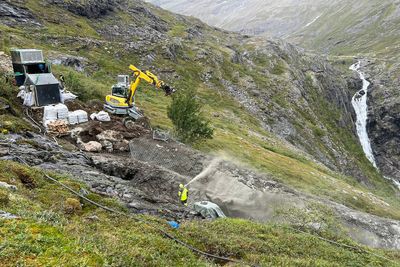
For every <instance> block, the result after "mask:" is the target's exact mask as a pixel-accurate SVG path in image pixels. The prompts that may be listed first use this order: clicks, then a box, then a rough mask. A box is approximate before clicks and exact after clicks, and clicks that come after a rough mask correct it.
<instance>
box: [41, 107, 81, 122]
mask: <svg viewBox="0 0 400 267" xmlns="http://www.w3.org/2000/svg"><path fill="white" fill-rule="evenodd" d="M55 120H63V121H65V122H66V123H68V124H72V125H74V124H78V123H84V122H87V121H88V114H87V112H86V111H84V110H76V111H73V112H69V111H68V107H67V106H66V105H64V104H57V105H49V106H45V107H44V112H43V125H44V126H45V127H47V125H48V124H49V123H50V122H52V121H55Z"/></svg>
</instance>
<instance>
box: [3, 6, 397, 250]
mask: <svg viewBox="0 0 400 267" xmlns="http://www.w3.org/2000/svg"><path fill="white" fill-rule="evenodd" d="M0 20H1V21H2V22H4V23H2V24H1V25H0V31H1V35H0V38H1V42H0V50H3V51H6V53H8V52H9V50H10V48H12V47H23V48H32V47H35V48H40V49H43V50H44V51H45V56H46V58H47V59H49V60H50V61H51V62H52V63H53V71H54V72H55V74H56V75H58V74H60V73H63V74H64V75H65V77H66V79H67V80H70V81H72V82H71V84H72V85H74V86H73V88H74V90H76V91H74V93H77V94H78V96H79V98H80V100H81V101H82V103H81V105H84V104H86V105H91V103H93V102H90V100H93V99H97V101H98V100H99V99H100V100H101V101H103V98H104V95H105V94H107V93H108V92H109V90H110V86H111V85H112V84H113V83H114V81H115V76H116V75H118V74H123V73H128V68H127V66H128V65H129V64H132V63H133V64H135V65H137V66H139V67H140V68H142V69H150V70H152V71H153V72H154V73H157V74H158V75H160V77H161V78H162V79H163V80H165V81H168V83H171V84H172V85H173V86H174V87H175V88H177V89H178V93H179V91H184V90H188V89H196V91H197V98H198V99H199V100H200V101H201V103H203V111H204V114H205V115H206V116H207V117H208V118H210V120H211V123H212V125H213V127H214V130H215V135H214V138H213V139H212V140H209V141H207V142H204V143H201V144H196V145H195V147H193V148H190V147H187V149H188V150H189V151H192V152H191V153H189V154H185V153H183V154H174V155H173V156H172V157H171V158H179V157H181V158H183V159H177V160H176V161H179V162H180V164H176V165H174V164H173V163H171V161H168V162H167V164H166V165H163V164H160V163H159V162H158V161H157V160H160V158H162V155H160V154H157V153H162V152H160V151H162V149H166V148H168V146H167V145H165V146H164V145H163V144H158V143H157V144H155V143H151V142H150V144H147V143H146V140H141V142H140V144H138V146H137V147H138V151H134V152H136V153H137V154H138V155H140V157H139V156H138V157H137V158H136V159H133V160H130V161H128V160H126V157H130V156H129V155H126V154H124V155H112V156H109V155H107V154H106V155H100V156H93V155H88V157H90V160H87V159H82V158H81V157H80V156H77V157H76V158H75V157H72V156H71V155H69V154H65V155H66V156H63V155H62V154H64V149H63V150H62V151H61V152H60V151H59V152H60V153H58V152H57V151H58V150H57V149H54V155H53V153H45V152H43V151H41V152H40V153H39V155H43V158H40V159H38V160H35V159H34V157H30V155H27V156H28V158H27V159H26V160H30V161H29V163H30V164H31V165H32V166H36V167H39V168H41V169H46V168H49V169H50V170H54V168H55V166H58V165H60V170H61V171H62V173H63V174H64V175H69V176H73V177H75V179H76V180H79V181H81V182H85V183H87V184H88V186H89V187H90V189H91V190H93V191H94V192H97V193H100V194H106V195H109V196H112V197H115V198H118V199H119V200H121V201H122V202H124V201H125V204H128V207H130V208H131V209H132V210H135V209H136V212H145V213H146V212H147V213H150V214H157V212H158V211H157V209H158V208H163V209H168V210H171V209H175V207H176V206H175V207H174V205H170V204H171V203H172V202H173V198H174V197H175V194H174V192H173V186H174V184H175V183H176V184H178V183H179V182H181V181H189V179H190V178H191V177H192V176H195V175H197V174H198V173H199V172H200V171H201V169H202V168H204V167H205V165H206V162H207V161H206V160H205V156H203V155H210V154H214V155H215V154H217V155H220V154H221V153H222V155H223V157H224V158H225V159H227V161H228V162H229V161H230V162H232V161H233V162H236V163H237V164H236V165H233V166H235V167H232V165H231V164H232V163H226V164H227V165H228V167H229V168H228V169H226V168H225V167H226V165H225V167H224V168H223V167H221V169H220V170H221V172H222V173H225V174H226V175H227V176H229V178H232V179H231V180H232V181H233V182H232V183H233V185H235V186H238V188H241V189H243V188H245V190H244V189H243V190H244V191H243V192H250V194H254V195H263V194H264V193H265V192H266V194H267V196H268V197H269V194H273V195H274V194H277V195H278V196H276V198H274V199H278V200H279V199H280V196H281V195H280V194H282V195H283V196H288V195H291V194H293V192H294V191H293V190H295V191H296V192H297V191H298V192H299V193H295V194H294V196H295V197H294V201H292V202H296V200H298V199H299V198H305V199H309V196H310V195H311V197H310V198H311V199H313V200H315V199H317V200H320V199H322V201H319V202H322V203H325V205H327V206H330V207H332V206H333V207H335V209H336V213H341V212H342V211H346V212H348V213H347V214H349V216H348V217H346V218H345V219H344V220H345V221H347V220H348V221H349V222H351V221H352V220H353V221H354V219H352V215H351V214H354V213H352V212H353V211H354V212H355V213H356V214H358V215H360V214H359V213H358V212H361V213H362V215H360V216H358V218H361V217H363V216H364V215H365V216H370V215H368V214H366V213H370V214H373V215H372V216H381V217H387V218H391V219H393V220H390V219H388V220H386V219H382V218H379V217H374V218H373V219H371V223H368V225H367V227H361V229H364V230H365V229H367V230H365V231H367V232H368V233H370V235H368V236H369V237H370V239H368V240H367V241H365V242H364V243H368V244H371V243H374V242H372V241H376V244H378V245H376V246H381V247H395V245H396V244H395V241H396V240H394V241H392V239H391V238H386V237H387V235H388V234H387V233H388V232H390V231H391V228H390V227H391V226H393V229H397V228H396V221H395V220H397V219H399V218H400V210H399V208H398V207H399V206H400V205H399V204H400V203H399V199H398V194H399V193H398V190H397V189H396V188H395V187H394V186H393V185H392V183H391V182H390V181H388V180H386V179H384V178H383V177H382V176H381V174H380V173H378V172H377V171H376V170H375V169H374V167H373V166H372V165H371V163H370V162H369V161H368V160H367V159H366V157H365V155H364V153H363V151H362V149H361V146H360V144H359V142H358V139H357V136H356V133H355V129H354V119H355V116H354V114H353V111H352V108H351V103H350V101H351V97H352V96H353V94H354V93H355V92H356V91H357V90H359V87H360V81H359V79H357V78H355V77H353V75H352V74H351V72H347V68H348V66H349V65H350V63H353V62H349V61H348V60H347V61H345V62H339V61H338V62H339V63H338V62H336V66H333V65H332V64H331V63H330V62H329V61H328V60H327V59H326V58H325V57H320V56H316V55H314V54H310V53H307V52H305V51H304V50H303V49H301V48H299V47H296V46H294V45H291V44H288V43H286V42H283V41H270V40H266V39H264V38H259V37H249V36H244V35H241V34H238V33H233V32H226V31H224V30H221V29H215V28H214V27H210V26H208V25H206V24H204V23H202V22H201V21H199V20H197V19H194V18H189V17H185V16H181V15H176V14H173V13H170V12H168V11H165V10H162V9H160V8H156V7H154V6H152V5H150V4H147V3H144V2H141V1H130V0H108V1H90V0H87V1H80V0H70V1H57V0H40V1H34V0H18V1H9V0H7V1H2V2H0ZM344 69H346V71H344ZM12 90H14V91H13V93H14V94H15V93H16V92H15V90H16V88H14V89H12ZM3 91H4V92H3ZM3 91H1V92H2V93H1V97H3V98H6V100H8V101H14V100H13V98H12V94H11V93H9V91H7V90H3ZM7 92H8V93H7ZM88 103H89V104H88ZM169 103H170V100H169V98H165V97H163V96H162V95H161V94H160V93H158V92H157V91H154V90H153V89H152V88H151V87H150V86H145V85H144V86H142V87H141V89H140V91H139V93H138V96H137V105H138V106H139V107H140V108H142V109H143V110H144V112H145V114H146V116H147V117H148V118H149V119H150V121H151V124H152V126H153V127H157V128H161V129H164V130H172V123H171V121H170V120H169V119H168V117H167V116H166V113H167V112H166V111H167V106H168V105H169ZM14 105H15V106H16V107H19V103H18V102H15V103H14ZM100 105H101V104H100ZM0 116H2V117H1V118H2V120H3V121H5V122H7V123H6V124H5V125H13V120H17V119H16V118H14V117H11V116H10V115H9V114H1V115H0ZM17 121H18V120H17ZM9 128H10V131H15V132H16V131H17V127H11V126H9ZM10 142H11V141H10ZM20 142H22V141H20ZM23 142H24V143H27V146H28V147H30V148H31V149H32V150H33V151H31V150H29V151H30V153H32V155H35V154H36V152H35V150H38V148H35V145H32V144H29V141H23ZM31 143H32V142H31ZM146 145H148V146H146ZM21 147H22V146H21ZM68 147H69V146H68ZM150 147H151V149H149V148H150ZM22 148H24V147H22ZM72 149H76V148H72ZM174 149H175V147H174ZM174 149H171V150H169V149H167V152H170V151H174ZM193 149H197V150H200V151H201V153H200V152H193ZM49 150H51V149H49ZM27 151H28V150H27ZM142 151H144V152H148V151H158V152H157V153H156V152H154V155H152V156H153V157H142V156H143V155H142V154H145V153H144V152H143V153H139V152H142ZM179 151H181V150H180V149H179ZM167 152H165V153H167ZM149 153H150V152H149ZM5 154H6V153H5ZM133 154H134V153H133ZM192 154H193V155H192ZM6 157H7V160H13V159H14V158H13V157H12V155H11V156H10V155H6ZM53 157H54V158H53ZM71 157H72V159H70V158H71ZM63 158H67V159H68V160H65V165H64V164H63V166H61V165H62V164H61V163H57V162H59V160H60V159H63ZM69 160H71V161H69ZM153 160H155V162H152V161H153ZM74 164H76V165H77V166H80V165H82V166H81V167H82V169H81V168H80V167H76V168H75V167H72V168H71V166H73V165H74ZM70 165H71V166H70ZM177 165H179V166H180V165H182V166H183V167H179V166H178V167H179V168H177ZM149 166H150V167H149ZM154 166H158V167H159V168H154ZM146 167H148V169H146ZM93 168H96V169H97V171H94V170H93ZM248 169H253V170H252V171H250V170H248ZM93 171H94V172H93ZM99 173H100V174H99ZM97 175H99V178H98V179H99V183H95V181H94V180H95V178H96V177H97ZM7 177H8V176H7ZM130 178H132V179H130ZM7 179H8V178H7ZM126 180H127V181H126ZM130 180H132V181H130ZM7 181H8V180H7ZM157 181H158V182H157ZM218 181H219V180H218V179H214V180H211V179H210V181H208V182H209V184H207V183H206V184H205V185H196V186H197V189H198V191H199V194H200V196H201V197H204V198H207V199H209V200H212V201H214V202H218V203H219V204H221V205H225V206H224V209H225V211H226V212H227V213H228V212H229V211H230V212H232V213H230V214H232V215H233V216H242V217H246V218H248V217H249V216H248V215H249V214H248V213H241V211H240V210H239V211H238V210H235V207H232V204H231V203H234V202H230V200H231V199H236V195H234V194H235V192H232V191H229V190H227V192H226V194H218V192H215V191H213V188H212V186H213V185H215V188H217V186H221V184H213V183H216V182H218ZM159 184H162V186H160V185H159ZM155 188H156V189H158V190H160V189H161V190H160V191H161V192H163V193H165V195H162V194H160V195H161V197H162V199H160V198H159V197H158V196H156V195H155V194H153V195H152V192H159V191H155ZM202 188H204V191H202ZM227 188H231V187H230V186H227ZM232 188H233V187H232ZM246 190H249V191H246ZM275 190H276V192H275ZM149 195H150V196H149ZM242 197H243V199H240V200H241V201H243V200H245V197H246V196H245V195H242ZM274 197H275V195H274ZM164 198H165V199H164ZM261 199H263V198H261ZM267 199H269V198H267ZM165 202H167V203H165ZM170 202H171V203H170ZM331 202H332V203H331ZM327 203H331V204H329V205H328V204H327ZM129 204H131V206H129ZM174 204H175V205H176V203H174ZM342 205H344V206H342ZM245 209H247V207H245V208H243V209H242V210H245ZM169 212H171V211H169ZM167 213H168V212H167ZM240 214H242V215H240ZM254 217H256V218H260V217H261V218H263V217H262V216H260V217H257V216H254ZM383 221H384V222H385V223H382V225H383V224H384V225H385V226H387V227H385V229H384V231H383V230H382V231H381V232H380V231H379V227H378V226H377V225H380V222H383ZM360 224H361V223H360ZM376 229H378V230H376ZM382 229H383V227H382ZM360 231H361V230H360ZM392 231H397V230H392ZM396 233H397V232H396ZM371 240H372V241H371ZM382 240H383V241H382ZM388 240H389V241H388ZM388 243H390V244H391V245H386V244H388ZM382 244H383V245H382ZM393 244H394V245H393Z"/></svg>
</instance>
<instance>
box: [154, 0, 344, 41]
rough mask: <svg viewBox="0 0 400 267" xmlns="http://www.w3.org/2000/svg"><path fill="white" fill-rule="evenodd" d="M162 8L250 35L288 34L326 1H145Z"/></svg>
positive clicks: (318, 11) (320, 11)
mask: <svg viewBox="0 0 400 267" xmlns="http://www.w3.org/2000/svg"><path fill="white" fill-rule="evenodd" d="M148 2H151V3H153V4H155V5H158V6H161V7H162V8H165V9H168V10H171V11H173V12H177V13H180V14H185V15H189V16H194V17H197V18H200V19H201V20H203V21H204V22H206V23H208V24H210V25H214V26H216V27H220V28H224V29H228V30H231V31H239V32H242V33H246V34H252V35H267V36H269V37H280V38H283V37H288V36H290V35H292V34H293V33H295V32H297V31H300V30H302V29H304V28H306V27H308V26H310V25H311V24H312V23H313V22H315V20H316V19H318V17H319V16H320V15H322V14H323V12H324V11H325V10H328V8H329V7H330V6H335V4H336V2H339V1H326V0H318V1H311V0H302V1H296V0H283V1H275V0H267V1H265V0H264V1H263V0H250V1H244V0H233V1H211V0H202V1H188V0H180V1H170V0H148Z"/></svg>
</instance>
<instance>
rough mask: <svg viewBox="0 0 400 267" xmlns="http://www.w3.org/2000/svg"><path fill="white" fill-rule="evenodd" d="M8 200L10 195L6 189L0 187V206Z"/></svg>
mask: <svg viewBox="0 0 400 267" xmlns="http://www.w3.org/2000/svg"><path fill="white" fill-rule="evenodd" d="M9 201H10V196H9V194H8V192H7V191H6V190H3V189H0V206H5V205H7V204H8V202H9Z"/></svg>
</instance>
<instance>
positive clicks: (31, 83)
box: [25, 73, 61, 106]
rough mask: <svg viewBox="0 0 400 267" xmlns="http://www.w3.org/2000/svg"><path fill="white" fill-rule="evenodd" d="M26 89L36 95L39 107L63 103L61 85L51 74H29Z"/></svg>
mask: <svg viewBox="0 0 400 267" xmlns="http://www.w3.org/2000/svg"><path fill="white" fill-rule="evenodd" d="M25 87H26V88H27V89H28V90H29V91H31V92H33V93H34V95H35V104H36V105H37V106H46V105H50V104H57V103H60V102H61V94H60V84H59V82H58V80H57V79H56V78H55V77H54V75H53V74H51V73H43V74H27V75H26V81H25Z"/></svg>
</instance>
